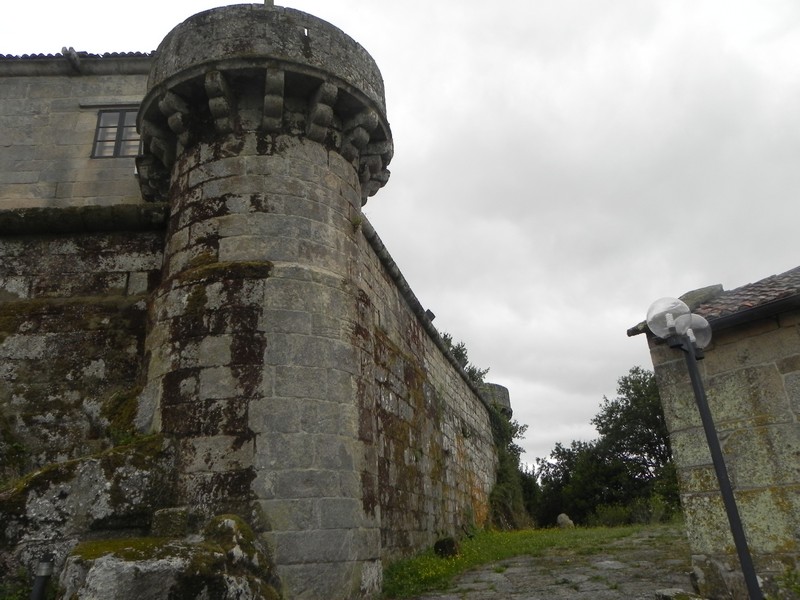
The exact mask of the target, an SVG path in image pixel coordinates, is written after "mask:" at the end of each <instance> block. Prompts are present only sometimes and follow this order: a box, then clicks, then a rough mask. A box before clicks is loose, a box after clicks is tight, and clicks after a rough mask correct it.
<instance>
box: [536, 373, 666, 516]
mask: <svg viewBox="0 0 800 600" xmlns="http://www.w3.org/2000/svg"><path fill="white" fill-rule="evenodd" d="M617 383H618V387H617V394H618V396H617V397H616V398H614V399H613V400H609V399H608V398H605V397H604V398H603V404H602V405H601V407H600V413H598V414H597V416H595V417H594V418H593V419H592V421H591V422H592V424H593V425H595V427H596V428H597V431H598V433H599V434H600V435H599V438H598V439H596V440H593V441H590V442H583V441H573V442H572V444H571V445H570V446H569V447H565V446H563V445H562V444H560V443H558V444H556V446H555V448H554V449H553V451H552V452H551V453H550V456H549V458H547V459H537V478H538V479H539V484H540V486H541V490H540V497H539V503H538V506H537V507H536V518H537V520H538V521H539V522H540V523H543V524H549V523H553V522H554V521H555V517H556V516H557V515H558V513H560V512H566V513H567V514H569V515H570V517H571V518H572V519H573V520H575V521H577V522H586V521H587V520H588V519H590V518H592V517H597V515H598V512H599V511H601V510H607V509H609V507H616V508H618V509H619V510H618V511H617V512H618V513H624V514H625V515H627V518H629V519H634V518H635V515H634V512H636V511H638V512H642V513H648V514H650V513H652V511H650V510H642V509H641V506H642V505H652V504H654V503H655V504H659V506H665V507H666V508H667V509H668V510H669V509H675V508H677V504H678V487H677V479H676V477H675V469H674V466H673V464H672V454H671V449H670V444H669V435H668V433H667V428H666V424H665V422H664V414H663V410H662V408H661V401H660V398H659V395H658V387H657V385H656V381H655V376H654V375H653V373H651V372H650V371H647V370H645V369H642V368H640V367H634V368H632V369H631V370H630V371H629V372H628V374H627V375H625V376H623V377H621V378H620V379H619V380H618V382H617ZM634 509H635V510H634Z"/></svg>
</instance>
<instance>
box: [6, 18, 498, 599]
mask: <svg viewBox="0 0 800 600" xmlns="http://www.w3.org/2000/svg"><path fill="white" fill-rule="evenodd" d="M392 154H393V143H392V134H391V130H390V128H389V123H388V120H387V112H386V107H385V99H384V90H383V81H382V79H381V75H380V72H379V71H378V68H377V66H376V65H375V63H374V61H373V60H372V58H371V57H370V56H369V54H367V52H366V51H365V50H364V49H363V48H362V47H361V46H359V45H358V44H357V43H356V42H354V41H353V40H352V39H350V38H349V37H347V36H346V35H345V34H344V33H343V32H341V31H340V30H338V29H337V28H335V27H334V26H332V25H330V24H329V23H326V22H324V21H321V20H319V19H317V18H315V17H313V16H310V15H307V14H305V13H302V12H299V11H296V10H292V9H288V8H281V7H274V6H271V5H269V3H268V4H265V5H237V6H230V7H226V8H222V9H216V10H212V11H207V12H204V13H200V14H198V15H195V16H193V17H191V18H189V19H187V20H186V21H185V22H184V23H182V24H180V25H178V26H177V27H176V28H175V29H174V30H173V31H172V32H170V33H169V34H168V35H167V37H166V38H165V39H164V41H163V42H162V44H161V45H160V46H159V48H158V50H157V51H156V52H154V53H152V54H135V53H134V54H110V55H90V54H86V53H82V52H76V51H75V50H73V49H71V48H70V49H64V51H63V52H62V54H59V55H54V56H52V55H51V56H41V55H39V56H24V57H0V257H1V258H0V489H1V490H2V491H0V572H3V573H6V574H9V573H13V572H15V571H16V569H17V568H18V567H20V566H21V567H26V568H28V569H29V570H32V569H33V567H34V565H35V563H36V562H37V561H38V560H39V558H40V557H41V556H42V555H43V554H45V553H53V554H54V559H55V566H56V574H57V575H58V574H60V580H59V582H60V585H61V587H62V591H63V594H64V595H65V597H73V596H72V595H73V594H75V595H76V597H87V598H88V597H99V596H102V597H109V598H111V597H113V598H117V599H124V598H134V597H136V598H140V597H152V598H162V597H163V598H166V597H167V596H169V597H173V596H174V597H182V598H183V597H186V598H190V597H192V598H193V597H198V598H199V597H219V598H222V597H237V598H262V597H263V598H270V597H277V595H278V594H282V595H283V596H284V597H286V598H326V599H328V598H356V597H370V596H373V595H374V594H375V593H376V592H377V591H378V590H379V589H380V583H381V576H382V566H383V564H384V563H385V561H386V560H389V559H391V558H394V557H398V556H401V555H405V554H408V553H409V552H412V551H414V550H417V549H420V548H422V547H425V546H428V545H430V544H432V543H433V542H434V541H435V539H436V538H437V537H439V536H443V535H455V536H458V535H459V533H460V532H462V531H463V530H464V529H466V528H469V527H472V526H476V525H477V526H480V525H482V524H484V523H485V522H486V520H487V517H488V496H489V493H490V491H491V488H492V486H493V483H494V478H495V468H496V461H497V459H496V453H495V450H494V445H493V440H492V433H491V426H490V414H489V410H490V406H489V403H488V402H487V400H485V399H484V398H483V396H482V395H481V393H480V392H479V390H478V389H476V388H475V386H474V385H473V384H472V383H471V382H470V381H469V379H468V378H467V377H466V375H465V374H464V372H463V370H462V369H461V368H460V367H459V366H458V363H457V362H456V361H455V359H454V358H453V357H452V356H451V355H450V353H449V352H448V351H447V348H446V346H445V344H444V343H443V342H442V340H441V338H440V337H439V334H438V333H437V332H436V330H435V328H434V327H433V325H432V324H431V320H430V318H429V313H426V311H425V310H424V309H423V307H422V306H421V305H420V303H419V301H418V300H417V298H416V297H415V296H414V294H413V292H412V291H411V290H410V289H409V287H408V284H407V283H406V281H405V280H404V278H403V276H402V274H401V272H400V271H399V269H398V268H397V265H396V264H395V263H394V261H393V260H392V258H391V256H390V255H389V253H388V251H387V250H386V248H385V247H384V246H383V244H382V243H381V240H380V238H379V237H378V234H377V233H376V232H375V230H374V229H373V228H372V226H371V225H370V223H369V221H367V219H366V218H365V217H364V215H363V214H362V212H361V207H362V205H363V204H364V203H365V202H366V201H367V199H368V198H369V197H371V196H372V195H374V194H375V193H376V192H378V191H379V189H380V188H381V187H382V186H383V185H384V184H385V183H386V182H387V179H388V176H389V171H388V170H387V166H388V164H389V162H390V161H391V158H392ZM495 392H497V390H495ZM501 395H502V394H501ZM505 397H506V401H507V393H506V395H505ZM506 408H507V407H506ZM170 594H172V595H170ZM181 594H182V595H181ZM203 594H205V595H203ZM226 594H227V595H226ZM235 594H238V595H235Z"/></svg>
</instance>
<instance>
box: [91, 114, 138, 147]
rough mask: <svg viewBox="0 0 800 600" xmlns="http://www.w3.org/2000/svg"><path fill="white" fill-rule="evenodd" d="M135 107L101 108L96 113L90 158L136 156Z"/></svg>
mask: <svg viewBox="0 0 800 600" xmlns="http://www.w3.org/2000/svg"><path fill="white" fill-rule="evenodd" d="M136 112H137V111H136V109H119V110H101V111H100V112H99V113H98V114H97V131H96V132H95V136H94V146H93V148H92V158H114V157H119V156H138V155H139V153H140V140H139V134H138V133H136Z"/></svg>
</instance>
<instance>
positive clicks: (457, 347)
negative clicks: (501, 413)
mask: <svg viewBox="0 0 800 600" xmlns="http://www.w3.org/2000/svg"><path fill="white" fill-rule="evenodd" d="M440 336H441V338H442V341H443V342H444V344H445V346H447V349H448V350H450V354H452V355H453V358H455V359H456V362H457V363H458V364H459V365H460V366H461V368H462V369H464V372H465V373H466V374H467V377H468V378H469V380H470V381H471V382H472V383H474V384H475V385H480V384H482V383H483V379H484V377H486V374H487V373H488V372H489V369H488V368H487V369H481V368H479V367H476V366H475V365H473V364H472V363H471V362H469V354H468V353H467V346H466V344H464V342H458V343H457V344H454V343H453V336H452V335H450V334H449V333H446V332H441V333H440Z"/></svg>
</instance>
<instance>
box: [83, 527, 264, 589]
mask: <svg viewBox="0 0 800 600" xmlns="http://www.w3.org/2000/svg"><path fill="white" fill-rule="evenodd" d="M103 556H113V557H115V558H117V559H119V560H121V561H125V562H136V563H141V564H142V567H141V568H142V569H143V570H144V569H146V568H147V567H146V566H145V563H148V562H153V561H159V560H168V561H169V562H168V563H165V565H164V566H163V567H162V568H161V569H162V570H163V571H171V572H172V577H170V576H169V574H167V575H166V576H165V577H164V580H165V582H171V583H172V585H171V587H170V589H169V590H168V592H169V597H170V598H171V599H174V600H181V599H184V598H186V599H187V600H188V599H194V598H196V597H214V598H217V597H228V595H227V587H228V586H229V585H230V584H231V581H233V580H237V581H238V583H236V584H235V586H236V588H237V589H238V590H240V591H241V590H242V588H243V587H246V588H247V589H248V590H249V592H250V594H251V596H248V597H254V598H261V599H263V600H277V599H278V598H280V594H279V592H278V589H279V587H280V584H279V581H278V579H277V577H276V576H275V573H274V567H273V565H272V561H271V559H270V557H269V556H268V555H267V553H266V551H265V550H264V548H262V547H261V546H260V544H259V542H258V541H257V539H256V536H255V534H254V533H253V530H252V529H251V528H250V527H249V526H248V525H247V523H245V522H244V520H243V519H241V518H240V517H238V516H236V515H218V516H216V517H214V518H212V519H211V520H210V521H209V523H208V525H207V526H206V527H205V529H204V531H203V533H202V536H201V537H200V538H199V539H197V540H194V541H189V540H187V539H184V538H181V539H178V538H170V537H126V538H115V539H102V540H87V541H84V542H81V543H79V544H78V545H77V546H76V547H75V548H74V549H73V551H72V553H71V559H70V562H72V563H73V564H75V563H79V564H81V566H80V567H79V569H78V571H81V570H83V569H86V568H88V569H91V568H92V562H93V561H95V560H97V559H99V558H101V557H103ZM106 576H108V575H106ZM112 576H113V574H112Z"/></svg>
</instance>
